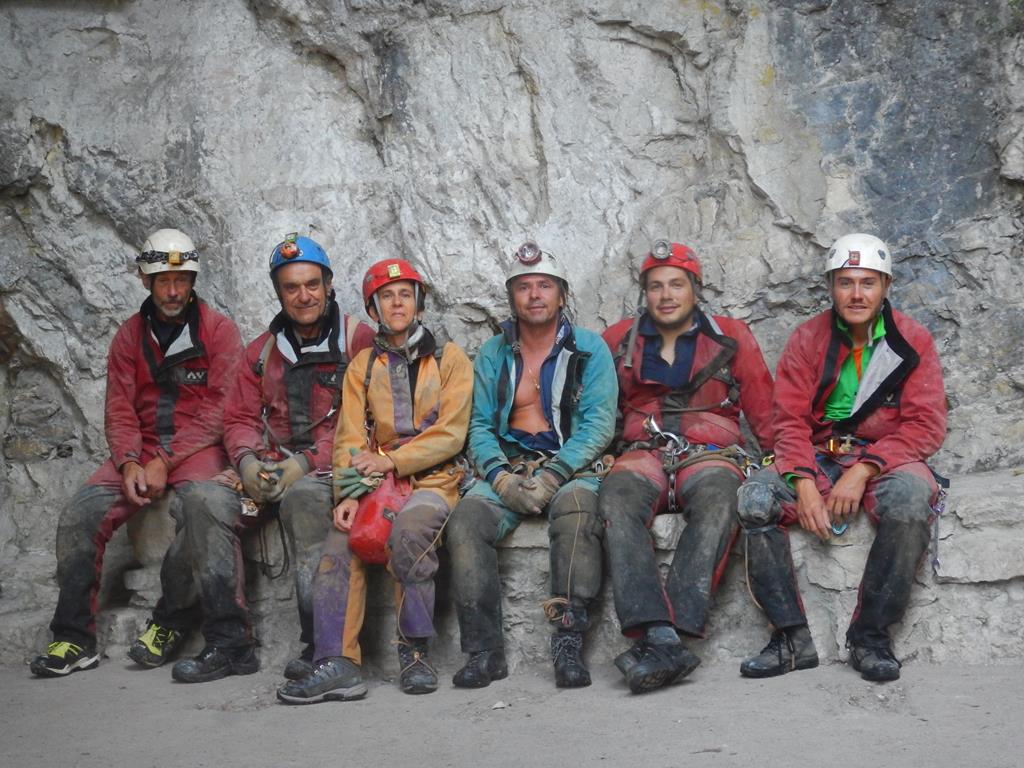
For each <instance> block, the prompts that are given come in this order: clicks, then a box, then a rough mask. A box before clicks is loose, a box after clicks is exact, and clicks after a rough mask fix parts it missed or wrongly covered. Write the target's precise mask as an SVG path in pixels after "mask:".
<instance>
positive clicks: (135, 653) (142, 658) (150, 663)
mask: <svg viewBox="0 0 1024 768" xmlns="http://www.w3.org/2000/svg"><path fill="white" fill-rule="evenodd" d="M128 658H129V659H131V660H132V661H134V662H135V663H136V664H138V665H139V666H140V667H145V668H146V669H156V668H157V667H162V666H163V665H164V663H165V662H167V661H169V660H170V658H171V657H170V655H167V656H162V657H159V656H154V655H153V654H151V653H150V652H149V651H148V650H146V648H145V647H143V646H141V645H133V646H132V647H131V648H129V649H128Z"/></svg>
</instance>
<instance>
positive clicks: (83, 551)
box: [50, 483, 198, 648]
mask: <svg viewBox="0 0 1024 768" xmlns="http://www.w3.org/2000/svg"><path fill="white" fill-rule="evenodd" d="M194 487H195V484H194V483H179V484H178V485H176V486H175V488H174V490H175V496H174V498H173V499H171V503H170V505H169V512H170V514H171V516H172V517H173V518H174V521H175V530H176V535H175V537H174V541H173V542H172V543H171V546H170V547H169V548H168V550H167V553H166V554H165V555H164V559H163V564H162V565H161V568H160V584H161V588H162V591H163V596H162V597H161V599H160V602H159V603H157V606H156V610H155V611H154V614H153V618H154V620H155V621H156V622H157V623H159V624H160V625H161V626H164V627H169V628H171V629H177V630H179V631H186V630H188V629H190V628H191V627H192V626H194V625H195V623H196V621H197V618H198V617H197V612H196V589H195V580H194V577H193V573H192V565H191V559H190V555H189V551H188V543H187V541H186V537H185V533H184V530H183V527H184V513H183V511H184V510H187V508H188V506H189V505H190V504H191V501H190V499H189V497H190V493H191V491H192V489H194ZM139 509H140V507H136V506H134V505H132V504H130V503H128V501H127V499H125V498H124V497H123V496H122V495H121V489H120V485H109V486H108V485H84V486H82V487H81V488H80V489H79V490H78V492H77V493H76V494H75V495H74V496H73V497H72V499H71V501H70V502H69V503H68V505H67V507H65V508H64V510H63V511H62V512H61V515H60V521H59V523H58V525H57V585H58V587H59V588H60V596H59V597H58V599H57V608H56V610H55V611H54V614H53V620H52V621H51V622H50V631H51V632H52V633H53V639H54V640H56V641H62V640H63V641H67V642H71V643H75V644H76V645H80V646H82V647H84V648H94V647H95V645H96V608H97V605H96V604H97V595H98V593H99V587H100V575H101V571H102V569H103V555H104V553H105V552H106V547H107V543H108V542H109V541H110V538H111V536H113V535H114V531H116V530H117V529H118V528H120V527H121V525H123V524H124V523H125V522H126V521H127V520H128V518H130V517H131V516H132V515H134V514H135V513H136V512H138V511H139Z"/></svg>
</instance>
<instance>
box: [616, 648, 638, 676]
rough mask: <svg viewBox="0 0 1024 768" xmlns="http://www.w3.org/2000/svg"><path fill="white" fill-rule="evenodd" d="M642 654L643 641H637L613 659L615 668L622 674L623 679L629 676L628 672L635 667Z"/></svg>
mask: <svg viewBox="0 0 1024 768" xmlns="http://www.w3.org/2000/svg"><path fill="white" fill-rule="evenodd" d="M643 652H644V643H643V640H637V641H636V642H635V643H633V644H632V645H631V646H629V648H627V649H626V650H624V651H623V652H622V653H620V654H619V655H618V656H616V657H615V667H616V668H617V669H618V670H619V672H621V673H622V676H623V677H626V676H627V675H628V674H629V670H631V669H632V668H633V667H635V666H636V663H637V662H638V661H640V657H641V656H642V655H643Z"/></svg>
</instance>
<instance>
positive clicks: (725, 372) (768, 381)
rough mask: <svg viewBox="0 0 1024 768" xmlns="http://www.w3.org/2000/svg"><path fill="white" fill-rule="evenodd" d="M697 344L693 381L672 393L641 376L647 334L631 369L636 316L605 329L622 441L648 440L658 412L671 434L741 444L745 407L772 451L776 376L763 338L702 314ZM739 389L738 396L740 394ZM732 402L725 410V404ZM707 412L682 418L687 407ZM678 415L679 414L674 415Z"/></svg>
mask: <svg viewBox="0 0 1024 768" xmlns="http://www.w3.org/2000/svg"><path fill="white" fill-rule="evenodd" d="M696 316H697V318H698V322H699V330H698V332H697V344H696V348H695V349H694V353H693V366H692V368H691V373H690V382H689V384H688V385H687V386H686V387H684V388H682V389H678V390H672V389H671V388H670V387H668V386H666V385H665V384H661V383H658V382H654V381H645V380H643V379H642V378H641V369H642V366H643V357H644V337H643V335H641V334H637V337H636V344H635V346H634V350H633V361H632V362H633V366H632V368H627V367H626V365H625V362H626V361H625V354H626V345H627V344H628V337H629V329H630V326H631V325H632V324H633V320H632V318H626V319H624V320H620V321H619V322H618V323H616V324H615V325H613V326H612V327H610V328H609V329H608V330H607V331H605V332H604V340H605V342H606V343H607V344H608V347H609V348H610V349H611V351H612V355H613V356H615V369H616V371H617V372H618V376H619V412H620V416H621V420H622V421H621V425H620V434H619V435H618V436H619V437H621V439H622V441H623V442H625V443H630V442H633V441H642V440H649V439H650V435H648V434H647V433H646V432H645V431H644V429H643V421H644V419H645V418H647V416H648V415H649V414H653V415H654V418H655V419H657V421H658V425H659V426H660V427H661V428H662V429H663V430H665V431H666V432H674V433H675V434H677V435H680V436H682V437H685V438H686V439H687V440H689V441H690V442H691V443H713V444H715V445H719V446H728V445H733V444H737V445H742V444H743V437H742V435H741V434H740V410H741V409H742V411H743V414H744V415H745V416H746V417H747V422H748V423H749V424H750V427H751V429H752V430H753V433H754V436H755V437H756V438H757V442H758V443H759V444H760V446H761V449H762V450H764V451H770V450H771V448H772V443H773V440H772V423H771V401H772V375H771V373H770V372H769V370H768V366H767V365H765V362H764V357H763V356H762V355H761V348H760V347H759V346H758V345H757V340H756V339H754V335H753V334H752V333H751V332H750V328H748V327H747V324H746V323H744V322H742V321H740V320H733V319H731V318H728V317H719V316H717V315H713V316H712V315H705V314H703V313H701V312H700V310H697V314H696ZM737 390H738V393H737ZM726 400H729V402H728V403H727V404H726V405H724V406H723V405H722V403H723V402H724V401H726ZM705 406H713V407H711V408H709V409H708V410H703V411H701V410H698V411H690V412H684V413H679V412H678V409H679V408H680V407H682V408H701V407H705ZM674 410H675V412H673V411H674Z"/></svg>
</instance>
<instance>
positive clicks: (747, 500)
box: [739, 457, 937, 647]
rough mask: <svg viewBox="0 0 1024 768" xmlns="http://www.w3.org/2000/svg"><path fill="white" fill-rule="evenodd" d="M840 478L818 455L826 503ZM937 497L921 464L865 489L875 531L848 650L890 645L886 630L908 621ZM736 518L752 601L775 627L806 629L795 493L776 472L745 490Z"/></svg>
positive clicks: (838, 467) (866, 506) (750, 483)
mask: <svg viewBox="0 0 1024 768" xmlns="http://www.w3.org/2000/svg"><path fill="white" fill-rule="evenodd" d="M842 472H843V466H842V465H840V464H839V463H837V462H836V461H834V460H833V459H831V458H828V457H819V459H818V476H817V478H816V483H817V486H818V490H819V491H820V492H821V493H822V496H823V497H824V498H826V499H827V498H828V492H829V491H830V490H831V488H832V484H833V483H835V482H836V481H837V480H838V479H839V477H840V476H841V475H842ZM936 492H937V488H936V486H935V481H934V480H933V479H932V477H931V473H930V472H929V471H928V468H927V467H926V466H925V465H924V464H923V463H920V462H916V463H914V464H907V465H904V466H902V467H899V468H898V469H895V470H892V471H890V472H886V473H884V474H882V475H880V476H878V477H876V478H874V479H873V480H871V481H870V482H869V483H868V485H867V488H866V490H865V492H864V498H863V500H862V506H863V508H864V511H865V512H866V513H867V515H868V517H869V518H870V519H871V522H872V523H873V524H874V526H875V528H876V531H875V540H874V542H873V543H872V545H871V550H870V551H869V552H868V559H867V563H866V564H865V566H864V575H863V577H862V579H861V583H860V590H859V592H858V595H857V608H856V609H855V611H854V614H853V619H852V621H851V623H850V627H849V630H848V631H847V633H846V641H847V644H848V645H857V646H868V647H888V645H889V631H888V630H889V626H890V625H892V624H894V623H896V622H898V621H900V620H901V619H902V618H903V614H904V613H905V612H906V609H907V606H908V605H909V603H910V589H911V587H912V586H913V583H914V575H915V574H916V573H917V569H918V567H919V565H920V563H921V559H922V557H923V555H924V553H925V550H926V549H927V548H928V534H929V525H930V523H931V520H932V515H933V513H932V509H931V504H932V502H933V501H934V498H935V493H936ZM739 519H740V525H741V526H742V527H743V534H744V537H743V538H744V544H745V547H746V559H747V578H748V581H749V585H750V590H751V593H752V594H753V596H754V599H755V600H756V601H757V602H758V604H759V605H760V606H761V608H762V609H763V610H764V612H765V614H766V615H767V617H768V620H769V621H770V622H771V623H772V625H773V626H775V627H776V628H779V629H781V628H784V627H794V626H800V625H802V624H806V623H807V617H806V615H805V613H804V608H803V602H802V601H801V599H800V592H799V589H798V587H797V583H796V574H795V572H794V569H793V562H792V556H791V553H790V547H789V536H788V533H787V531H786V526H789V525H792V524H794V523H796V522H797V519H796V493H795V492H794V491H793V490H792V489H791V488H790V487H789V485H788V484H787V483H786V481H785V480H784V479H783V478H782V477H780V476H779V473H778V472H777V471H776V470H775V468H774V467H768V468H767V469H763V470H761V471H760V472H758V473H757V474H755V475H754V476H753V477H751V478H750V479H749V480H747V481H746V482H745V483H744V484H743V486H742V488H741V489H740V492H739Z"/></svg>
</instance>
